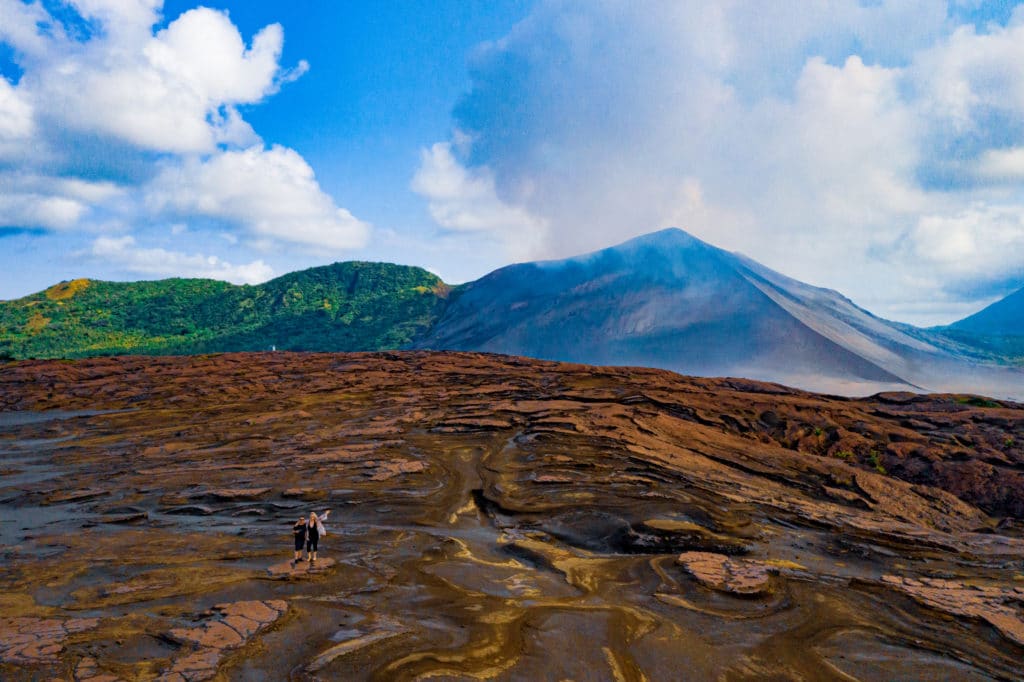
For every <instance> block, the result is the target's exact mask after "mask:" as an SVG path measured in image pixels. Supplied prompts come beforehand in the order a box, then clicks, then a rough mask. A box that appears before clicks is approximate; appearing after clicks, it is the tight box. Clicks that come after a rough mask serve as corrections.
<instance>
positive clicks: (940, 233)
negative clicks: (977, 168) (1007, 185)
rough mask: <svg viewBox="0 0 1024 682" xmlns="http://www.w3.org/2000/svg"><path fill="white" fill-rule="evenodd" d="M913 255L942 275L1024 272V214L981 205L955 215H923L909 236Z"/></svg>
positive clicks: (999, 207) (1014, 208)
mask: <svg viewBox="0 0 1024 682" xmlns="http://www.w3.org/2000/svg"><path fill="white" fill-rule="evenodd" d="M910 237H911V238H910V242H909V245H910V247H911V248H912V250H913V253H914V255H916V256H917V257H919V258H922V259H924V260H925V261H926V262H928V263H929V264H932V265H934V266H935V267H936V268H937V269H938V270H939V271H940V272H942V273H943V274H948V273H952V274H954V275H976V274H977V273H978V272H979V271H986V270H987V271H989V272H994V273H1000V272H1008V271H1010V272H1012V271H1013V270H1024V258H1022V257H1021V256H1022V254H1024V212H1022V211H1021V209H1020V207H1019V206H991V205H985V204H979V205H976V206H971V207H968V208H966V209H964V210H963V211H960V212H958V213H955V214H944V215H924V216H922V217H921V218H920V219H919V220H918V222H917V225H916V226H915V227H914V229H913V231H912V232H911V234H910Z"/></svg>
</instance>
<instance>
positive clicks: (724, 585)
mask: <svg viewBox="0 0 1024 682" xmlns="http://www.w3.org/2000/svg"><path fill="white" fill-rule="evenodd" d="M677 561H678V562H679V564H680V565H682V566H683V567H684V568H685V569H686V570H687V571H689V572H690V574H691V575H693V577H694V578H696V579H697V582H699V583H700V584H701V585H703V586H704V587H707V588H709V589H712V590H718V591H720V592H728V593H730V594H736V595H741V596H746V595H761V594H764V593H766V592H768V591H770V590H771V583H772V577H771V573H770V572H769V570H768V567H767V566H766V565H765V564H763V563H761V562H759V561H747V560H745V559H736V558H729V557H727V556H723V555H721V554H712V553H711V552H686V553H685V554H680V555H679V558H678V559H677Z"/></svg>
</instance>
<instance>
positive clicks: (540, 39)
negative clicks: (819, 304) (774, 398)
mask: <svg viewBox="0 0 1024 682" xmlns="http://www.w3.org/2000/svg"><path fill="white" fill-rule="evenodd" d="M954 5H957V6H954ZM954 5H951V4H947V3H946V2H944V1H942V0H901V1H897V0H880V1H879V2H872V3H864V2H859V1H858V0H838V1H837V2H832V3H805V2H780V3H772V4H771V6H770V7H769V6H767V5H762V4H758V3H740V2H735V3H734V2H725V3H715V4H712V5H709V4H708V3H700V2H652V3H642V4H639V5H638V4H636V3H621V2H617V1H615V0H593V1H587V2H582V1H579V2H577V1H573V0H549V1H546V2H540V3H538V5H537V6H536V8H535V9H534V11H533V13H532V14H531V16H530V17H528V18H527V19H526V20H525V21H523V22H521V23H520V24H518V25H517V26H516V27H515V28H514V29H513V30H512V31H511V32H510V33H509V34H508V35H507V36H505V37H503V38H501V39H500V40H497V41H495V42H493V43H488V44H485V45H483V46H481V47H480V48H479V50H478V51H477V53H476V55H475V57H474V59H473V62H472V64H471V66H472V68H471V75H472V87H471V89H470V90H469V92H468V93H467V94H466V95H465V96H464V98H463V99H462V100H461V101H460V102H459V104H458V106H457V107H456V108H455V113H454V121H453V127H454V128H456V129H458V130H461V131H465V134H466V135H467V136H468V138H467V139H468V140H469V142H468V143H465V144H466V146H467V149H466V150H465V153H464V155H463V156H462V157H460V158H462V159H463V161H462V163H461V164H460V165H459V167H458V168H455V169H454V170H456V171H458V173H454V174H453V177H458V176H459V175H461V176H462V177H468V178H475V177H481V178H485V183H486V186H487V188H488V194H489V195H491V196H496V197H500V198H501V200H502V201H503V202H504V204H505V205H507V206H512V207H515V209H516V210H517V211H521V212H522V213H523V214H524V215H528V216H530V217H531V219H532V220H534V221H536V222H537V223H538V224H543V225H545V227H546V239H545V240H544V241H543V242H542V243H541V250H542V251H543V252H544V253H543V255H546V256H554V257H559V256H566V255H570V254H572V253H577V252H579V251H581V250H585V249H591V248H599V247H602V246H606V245H609V244H612V243H615V242H616V241H620V240H622V239H626V238H629V237H631V236H634V235H637V234H640V233H643V232H647V231H650V230H653V229H657V228H660V227H664V226H667V225H672V224H675V225H678V226H679V227H683V228H685V229H688V230H690V231H692V232H694V233H695V234H697V236H699V237H702V238H704V239H707V240H708V241H711V242H713V243H716V244H718V245H721V246H723V247H726V248H729V249H733V250H739V251H743V252H745V253H747V254H748V255H750V256H752V257H754V258H757V259H759V260H761V261H762V262H765V263H766V264H767V265H769V266H771V267H774V268H776V269H779V270H781V271H783V272H786V273H787V274H790V275H792V276H795V277H799V278H801V279H805V280H807V281H810V282H812V283H815V284H819V285H825V286H831V287H834V288H837V289H839V290H841V291H843V292H844V293H846V294H848V295H851V296H852V297H853V298H854V299H855V300H856V301H857V302H858V303H861V304H862V305H866V306H868V307H869V308H871V309H872V310H874V311H876V312H879V313H881V314H883V315H891V316H893V317H897V318H899V317H903V316H905V315H908V317H904V319H908V321H916V322H921V323H932V322H941V321H950V320H951V319H953V316H954V315H955V314H957V313H959V312H960V311H961V310H962V309H963V306H961V305H960V304H961V303H963V302H964V300H963V299H962V298H957V297H958V296H961V297H962V296H968V295H969V296H974V297H976V298H974V299H971V301H973V302H974V303H977V302H979V301H981V300H982V298H984V299H985V300H989V299H990V297H991V294H992V291H991V290H989V291H985V292H982V289H983V287H981V288H979V287H977V286H972V285H971V284H972V283H975V284H977V283H978V282H981V281H988V282H995V281H1004V282H1005V281H1006V280H1007V278H1008V277H1011V276H1012V275H1013V273H1015V272H1018V273H1019V272H1020V269H1019V266H1015V264H1014V260H1015V259H1016V260H1018V261H1019V260H1020V258H1019V257H1017V256H1014V255H1013V253H1014V252H1013V251H1010V252H1007V249H1012V248H1014V245H1015V244H1018V243H1019V242H1017V241H1015V240H1016V239H1017V238H1018V237H1019V236H1020V235H1021V233H1022V232H1021V230H1022V226H1021V224H1020V223H1019V221H1014V220H1013V219H1012V216H1013V215H1014V214H1015V212H1016V214H1017V215H1021V214H1024V174H1022V173H1021V170H1022V166H1021V157H1020V155H1019V149H1021V148H1024V126H1022V125H1021V123H1020V122H1021V121H1022V120H1024V10H1021V9H1018V10H1017V12H1016V13H1015V14H1014V15H1013V17H1012V18H1011V19H1010V20H1009V21H1008V23H1007V24H1006V25H999V24H988V25H986V26H981V27H978V26H975V25H973V24H969V25H964V26H961V25H959V20H958V17H961V16H963V15H964V12H965V11H967V10H966V9H965V8H963V7H960V6H959V5H958V4H957V3H954ZM453 142H457V141H456V140H454V139H453ZM438 149H439V148H438V147H436V146H435V147H434V148H433V150H432V153H430V154H424V156H423V159H422V161H421V166H420V171H419V173H420V174H421V175H422V174H426V175H430V174H432V173H435V172H436V170H437V168H438V167H439V162H438V154H437V153H436V151H435V150H438ZM440 149H441V150H442V151H443V150H444V148H443V147H442V148H440ZM442 160H443V159H442ZM440 165H442V166H443V164H440ZM417 177H419V176H417ZM414 187H416V185H414ZM416 188H417V190H418V191H421V193H423V194H424V195H425V196H426V198H427V199H428V202H429V206H430V208H431V212H432V214H434V217H435V220H436V221H437V222H438V223H439V224H441V225H445V223H446V222H449V223H450V222H452V219H451V218H450V216H449V215H448V214H447V213H446V212H445V211H438V210H437V208H438V202H437V199H436V198H435V197H434V196H433V195H432V194H431V192H429V191H424V188H423V187H416ZM450 189H451V191H450V192H449V194H448V195H447V196H446V197H445V200H444V203H443V204H440V208H445V207H447V206H455V207H458V206H461V205H462V202H464V201H468V200H469V197H472V196H473V195H474V194H475V193H479V191H480V190H479V186H478V185H477V184H474V183H463V184H458V183H454V184H452V185H451V188H450ZM481 222H488V223H489V224H490V225H491V226H492V227H491V229H493V230H494V231H495V232H497V233H501V232H514V230H515V227H507V226H505V225H503V222H504V221H503V220H501V219H493V220H490V221H485V220H481V221H478V223H481ZM942 235H946V237H945V238H941V236H942ZM965 235H968V236H969V237H970V244H972V245H973V250H972V251H970V253H969V257H967V258H964V259H961V260H959V261H958V260H957V259H955V258H945V257H943V255H942V254H944V253H948V249H954V250H955V249H957V248H967V246H966V245H967V244H968V241H966V240H965ZM1016 253H1020V251H1019V249H1018V250H1017V251H1016ZM1015 268H1016V269H1015ZM968 291H970V292H973V293H971V294H966V293H963V292H968ZM923 300H933V301H934V300H942V301H945V304H944V305H943V306H940V307H928V306H921V305H919V304H920V302H921V301H923ZM968 303H970V301H968ZM968 307H969V306H968ZM908 311H909V313H908Z"/></svg>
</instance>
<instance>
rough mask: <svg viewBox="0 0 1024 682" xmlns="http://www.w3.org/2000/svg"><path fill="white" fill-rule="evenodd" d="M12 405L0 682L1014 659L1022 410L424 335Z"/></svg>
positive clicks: (169, 366) (733, 672)
mask: <svg viewBox="0 0 1024 682" xmlns="http://www.w3.org/2000/svg"><path fill="white" fill-rule="evenodd" d="M0 410H2V412H0V416H3V417H4V418H0V537H2V541H3V554H2V567H0V678H3V679H5V680H8V679H10V680H34V679H60V680H69V681H70V680H92V681H93V682H99V681H107V682H110V681H113V680H155V679H160V680H168V681H173V682H191V681H193V680H207V679H245V680H261V679H262V680H282V679H292V680H317V679H322V680H334V679H345V680H416V679H451V680H462V679H464V680H472V679H496V680H628V681H634V680H652V681H653V680H677V679H694V680H702V679H708V680H742V679H765V678H773V679H814V680H829V679H835V680H850V679H863V680H875V679H906V680H913V679H921V680H925V679H958V680H992V679H998V680H1009V679H1018V678H1019V677H1021V675H1022V668H1021V660H1024V540H1022V539H1021V535H1022V525H1021V521H1020V518H1021V516H1022V515H1024V447H1022V446H1024V407H1022V406H1019V405H1013V404H1009V403H998V402H993V401H989V400H984V399H978V398H973V397H970V396H912V395H904V394H888V395H879V396H875V397H873V398H869V399H864V400H846V399H839V398H829V397H823V396H817V395H813V394H808V393H802V392H798V391H791V390H788V389H785V388H783V387H779V386H774V385H769V384H759V383H755V382H747V381H738V380H712V379H691V378H685V377H680V376H677V375H674V374H671V373H668V372H662V371H656V370H638V369H609V368H593V367H584V366H574V365H560V364H556V363H547V362H539V361H530V360H522V359H515V358H504V357H497V356H486V355H479V354H464V353H458V354H457V353H419V352H417V353H384V354H351V355H327V354H288V353H270V354H238V355H214V356H207V357H191V358H185V357H181V358H140V357H133V358H114V359H91V360H83V361H75V362H22V363H16V364H9V365H5V366H3V368H2V372H0ZM325 508H330V509H332V510H333V511H332V514H331V517H330V519H329V523H328V536H327V537H325V538H323V539H322V541H321V548H320V551H321V557H322V560H321V562H320V563H319V565H318V566H315V567H309V566H302V567H300V568H299V569H298V570H292V569H291V567H290V566H289V565H288V563H287V562H288V560H289V559H290V558H291V539H290V527H291V524H292V523H293V522H294V521H295V519H296V518H297V517H298V516H300V515H302V514H306V513H308V512H309V511H319V510H322V509H325Z"/></svg>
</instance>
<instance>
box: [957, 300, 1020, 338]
mask: <svg viewBox="0 0 1024 682" xmlns="http://www.w3.org/2000/svg"><path fill="white" fill-rule="evenodd" d="M949 328H950V329H956V330H958V331H965V332H971V333H974V334H995V335H1000V336H1024V289H1020V290H1019V291H1016V292H1014V293H1012V294H1010V295H1009V296H1007V297H1006V298H1004V299H1001V300H999V301H996V302H995V303H993V304H992V305H990V306H989V307H987V308H985V309H984V310H981V311H979V312H977V313H975V314H973V315H971V316H970V317H965V318H964V319H962V320H960V321H959V322H954V323H953V324H951V325H949Z"/></svg>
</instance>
